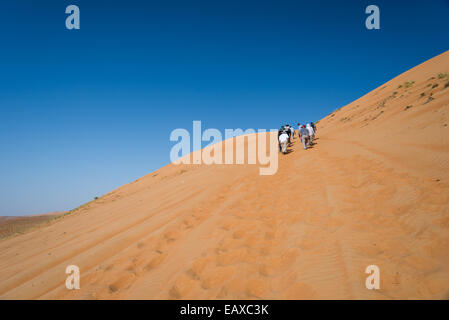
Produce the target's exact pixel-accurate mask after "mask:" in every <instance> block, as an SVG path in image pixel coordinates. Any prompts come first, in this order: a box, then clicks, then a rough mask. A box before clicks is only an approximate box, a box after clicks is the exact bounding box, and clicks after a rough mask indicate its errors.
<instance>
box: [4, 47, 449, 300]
mask: <svg viewBox="0 0 449 320" xmlns="http://www.w3.org/2000/svg"><path fill="white" fill-rule="evenodd" d="M444 72H449V51H448V52H446V53H444V54H442V55H440V56H438V57H435V58H434V59H431V60H429V61H427V62H425V63H424V64H422V65H419V66H417V67H415V68H413V69H411V70H410V71H408V72H406V73H404V74H402V75H400V76H399V77H397V78H395V79H393V80H391V81H389V82H387V83H386V84H385V85H384V86H381V87H380V88H377V89H375V90H374V91H372V92H370V93H368V94H367V95H366V96H364V97H362V98H360V99H358V100H356V101H354V102H353V103H351V104H349V105H347V106H346V107H344V108H342V109H340V110H338V111H335V112H334V113H332V114H330V115H329V116H327V117H326V118H324V119H323V120H321V121H320V122H319V123H318V135H317V137H318V138H319V139H318V140H317V144H316V145H315V146H314V148H312V149H310V150H307V151H304V150H302V149H301V146H300V143H299V141H298V140H296V141H295V145H294V146H293V148H292V149H293V152H292V153H289V154H287V155H285V156H284V155H280V157H279V170H278V172H277V174H275V175H273V176H260V175H259V170H258V166H256V165H232V166H231V165H212V166H206V165H203V166H201V165H195V166H193V165H180V166H174V165H168V166H166V167H164V168H162V169H160V170H158V171H157V172H155V173H152V174H149V175H147V176H145V177H143V178H141V179H139V180H137V181H135V182H133V183H130V184H127V185H125V186H122V187H121V188H119V189H117V190H115V191H113V192H111V193H109V194H107V195H105V196H103V197H101V198H100V199H98V200H96V201H93V202H90V203H89V204H87V205H85V206H83V207H81V208H80V209H78V210H75V212H73V213H72V214H70V215H67V216H65V217H64V218H62V219H60V220H59V221H57V222H55V223H53V224H51V225H49V226H45V227H42V228H39V229H37V230H33V231H31V232H29V233H26V234H24V235H20V236H16V237H13V238H9V239H5V240H2V241H0V298H1V299H11V298H18V299H23V298H28V299H37V298H39V299H134V298H143V299H166V298H168V299H171V298H181V299H215V298H225V299H247V298H249V299H252V298H263V299H395V298H430V299H435V298H447V297H448V293H449V88H445V85H446V84H447V83H448V82H449V78H448V77H446V78H442V79H439V77H438V74H439V73H444ZM411 81H415V83H413V84H411V85H410V84H409V85H405V82H411ZM436 84H438V86H436V87H434V85H436ZM399 85H402V87H401V88H398V87H399ZM408 86H409V87H408ZM407 87H408V88H407ZM394 92H396V93H395V94H394ZM421 93H424V96H423V97H421ZM431 93H432V97H433V98H434V99H433V100H431V101H429V102H428V103H426V102H427V101H428V100H429V97H430V94H431ZM407 106H412V107H410V108H408V109H406V107H407ZM299 120H300V119H299ZM70 264H75V265H78V266H79V267H80V270H81V289H80V290H73V291H69V290H67V289H66V288H65V279H66V274H65V268H66V266H67V265H70ZM371 264H375V265H377V266H379V268H380V283H381V288H380V290H367V289H366V288H365V279H366V277H367V274H365V268H366V267H367V266H368V265H371Z"/></svg>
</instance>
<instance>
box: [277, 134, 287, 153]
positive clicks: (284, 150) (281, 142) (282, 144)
mask: <svg viewBox="0 0 449 320" xmlns="http://www.w3.org/2000/svg"><path fill="white" fill-rule="evenodd" d="M288 139H289V137H288V134H287V132H286V131H284V132H282V134H281V135H280V136H279V145H280V147H281V151H282V153H283V154H286V153H287V145H288Z"/></svg>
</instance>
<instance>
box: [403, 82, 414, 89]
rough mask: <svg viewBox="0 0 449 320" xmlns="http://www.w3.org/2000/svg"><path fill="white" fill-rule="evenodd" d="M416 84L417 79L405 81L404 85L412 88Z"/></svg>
mask: <svg viewBox="0 0 449 320" xmlns="http://www.w3.org/2000/svg"><path fill="white" fill-rule="evenodd" d="M414 84H415V81H407V82H405V83H404V87H406V88H410V87H411V86H413V85H414Z"/></svg>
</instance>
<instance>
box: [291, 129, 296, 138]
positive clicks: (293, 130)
mask: <svg viewBox="0 0 449 320" xmlns="http://www.w3.org/2000/svg"><path fill="white" fill-rule="evenodd" d="M290 131H291V133H292V139H294V138H295V128H293V127H290Z"/></svg>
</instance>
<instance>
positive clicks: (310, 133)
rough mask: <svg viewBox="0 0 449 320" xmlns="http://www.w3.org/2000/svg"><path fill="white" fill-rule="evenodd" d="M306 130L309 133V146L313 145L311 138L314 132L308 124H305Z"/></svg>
mask: <svg viewBox="0 0 449 320" xmlns="http://www.w3.org/2000/svg"><path fill="white" fill-rule="evenodd" d="M306 129H307V130H308V131H309V145H312V144H313V137H314V135H315V131H314V130H313V128H312V126H311V125H310V123H308V124H307V127H306Z"/></svg>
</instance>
